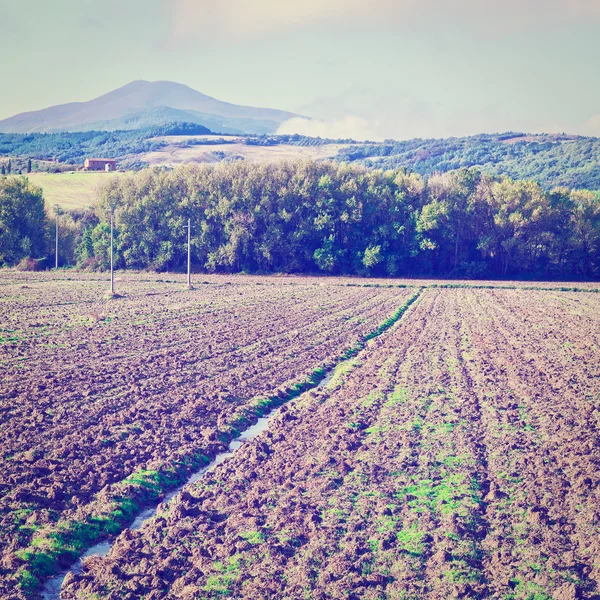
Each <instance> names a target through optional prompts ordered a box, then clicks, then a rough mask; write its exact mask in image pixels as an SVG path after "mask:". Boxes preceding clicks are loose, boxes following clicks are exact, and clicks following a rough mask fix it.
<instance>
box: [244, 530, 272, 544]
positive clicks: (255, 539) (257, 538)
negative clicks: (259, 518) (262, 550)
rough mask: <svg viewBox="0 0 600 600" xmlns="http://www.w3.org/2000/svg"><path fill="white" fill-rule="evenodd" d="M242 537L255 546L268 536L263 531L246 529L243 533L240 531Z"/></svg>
mask: <svg viewBox="0 0 600 600" xmlns="http://www.w3.org/2000/svg"><path fill="white" fill-rule="evenodd" d="M240 537H241V538H242V539H243V540H246V541H247V542H248V543H249V544H252V545H253V546H258V545H259V544H262V543H263V542H264V541H265V539H266V536H265V534H264V533H263V532H262V531H244V532H243V533H240Z"/></svg>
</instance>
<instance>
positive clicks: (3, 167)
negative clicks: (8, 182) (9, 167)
mask: <svg viewBox="0 0 600 600" xmlns="http://www.w3.org/2000/svg"><path fill="white" fill-rule="evenodd" d="M0 174H2V177H4V176H5V175H6V167H5V166H4V163H2V166H1V167H0Z"/></svg>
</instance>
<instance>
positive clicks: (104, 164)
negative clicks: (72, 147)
mask: <svg viewBox="0 0 600 600" xmlns="http://www.w3.org/2000/svg"><path fill="white" fill-rule="evenodd" d="M116 169H117V161H116V160H115V159H114V158H86V159H85V162H84V163H83V170H84V171H116Z"/></svg>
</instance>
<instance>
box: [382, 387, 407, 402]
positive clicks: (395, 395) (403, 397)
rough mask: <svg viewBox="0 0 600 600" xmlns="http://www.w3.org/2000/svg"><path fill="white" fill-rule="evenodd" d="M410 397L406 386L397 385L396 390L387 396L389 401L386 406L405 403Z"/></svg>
mask: <svg viewBox="0 0 600 600" xmlns="http://www.w3.org/2000/svg"><path fill="white" fill-rule="evenodd" d="M408 398H409V392H408V390H407V389H406V388H403V387H400V386H396V387H395V388H394V391H393V392H392V393H391V394H390V395H389V396H387V398H386V399H387V402H386V403H385V405H384V406H395V405H396V404H404V403H405V402H406V401H407V400H408Z"/></svg>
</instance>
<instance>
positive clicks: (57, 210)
mask: <svg viewBox="0 0 600 600" xmlns="http://www.w3.org/2000/svg"><path fill="white" fill-rule="evenodd" d="M59 214H60V207H59V206H58V204H55V205H54V215H55V218H56V221H55V223H56V248H55V250H54V269H55V270H57V269H58V215H59Z"/></svg>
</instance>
